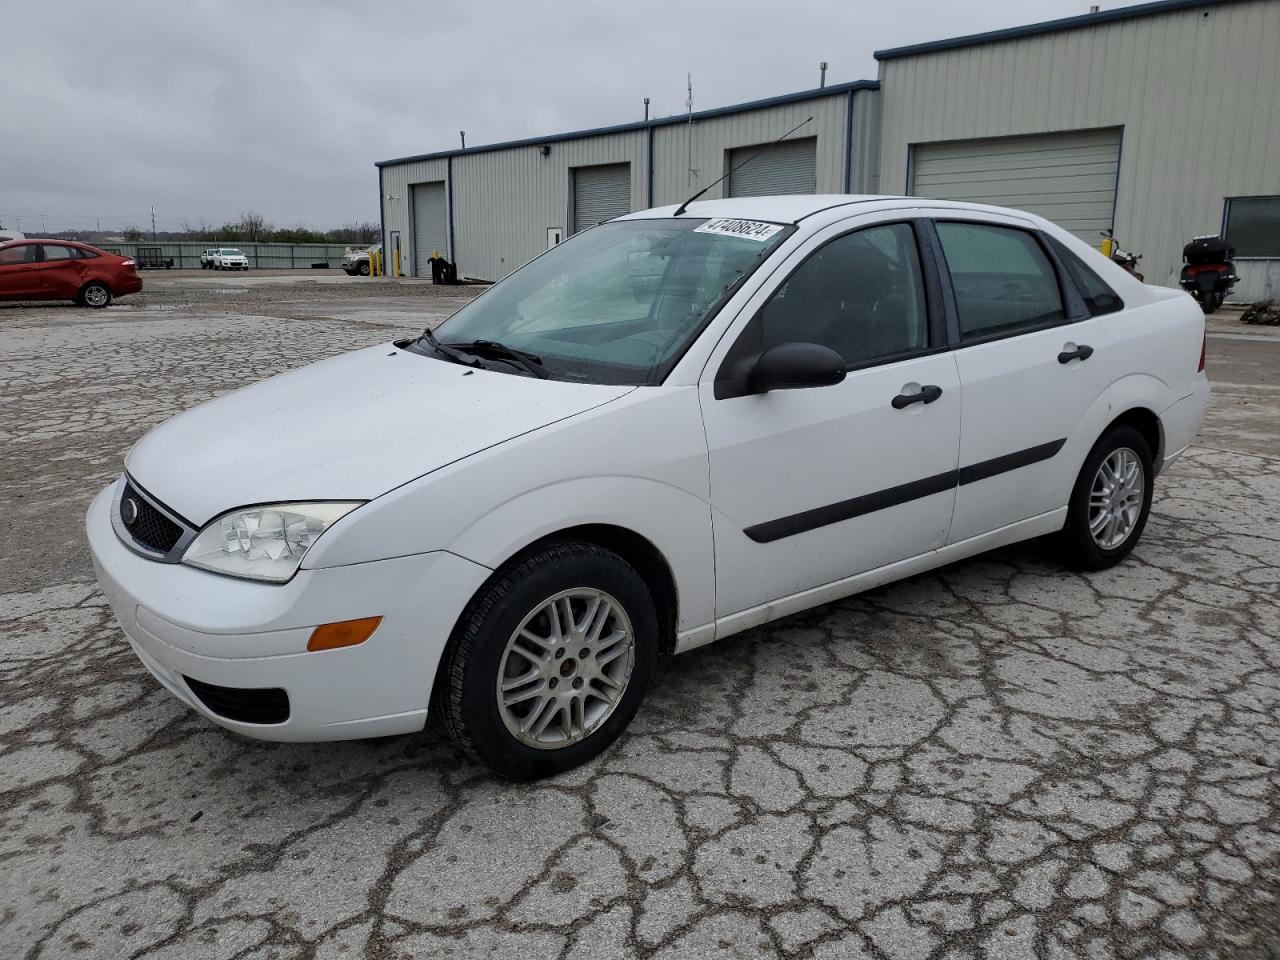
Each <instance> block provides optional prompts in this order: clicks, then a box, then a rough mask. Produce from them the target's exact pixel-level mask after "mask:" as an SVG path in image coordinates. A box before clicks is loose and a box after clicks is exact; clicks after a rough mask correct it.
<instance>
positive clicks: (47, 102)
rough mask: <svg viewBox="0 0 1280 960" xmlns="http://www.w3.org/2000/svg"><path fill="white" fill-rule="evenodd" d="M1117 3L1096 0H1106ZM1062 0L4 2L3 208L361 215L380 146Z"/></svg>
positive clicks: (301, 219) (721, 77)
mask: <svg viewBox="0 0 1280 960" xmlns="http://www.w3.org/2000/svg"><path fill="white" fill-rule="evenodd" d="M1116 5H1118V4H1108V6H1116ZM1086 10H1087V5H1086V4H1085V3H1077V2H1073V0H989V2H987V3H985V4H954V3H949V2H947V3H943V2H937V0H934V2H928V0H899V2H896V3H892V4H880V3H875V4H872V3H865V2H846V3H837V2H832V0H825V2H822V0H787V2H785V3H777V2H760V0H753V2H741V0H739V2H730V0H709V2H699V3H694V2H691V0H684V2H674V0H653V2H644V3H639V2H585V0H555V2H552V0H548V2H541V3H525V2H519V3H517V2H505V3H495V2H487V3H482V2H472V3H467V2H465V0H464V2H461V3H453V4H448V3H431V4H427V3H413V2H402V3H400V4H393V5H385V4H369V3H362V2H356V0H352V2H328V0H326V2H305V3H304V2H300V0H299V2H285V0H270V2H268V0H256V2H249V0H221V2H214V0H183V2H180V3H162V2H158V0H157V2H149V3H143V2H136V0H112V2H111V3H89V2H76V0H64V2H61V3H48V2H44V3H13V4H7V5H6V6H5V10H4V14H3V21H2V22H3V31H2V32H0V36H2V37H3V38H4V39H3V41H0V220H2V221H3V222H4V223H5V224H6V225H10V226H11V225H12V220H13V217H14V216H15V215H20V216H22V217H23V222H22V227H23V229H24V230H27V231H28V232H31V231H32V230H33V229H38V228H39V220H38V219H35V218H38V217H39V215H41V214H45V215H47V218H48V220H47V222H48V227H49V229H50V230H55V229H64V228H76V227H81V228H92V227H93V225H94V218H97V217H100V218H101V219H102V225H103V227H107V226H112V227H115V226H121V225H125V224H127V223H137V224H139V225H142V224H144V223H146V222H149V217H150V214H149V210H150V207H151V206H152V205H153V204H154V205H155V209H156V217H157V220H158V223H159V226H160V228H161V229H172V228H176V227H177V226H178V224H179V223H180V222H181V221H183V220H187V221H193V222H194V221H198V220H200V219H204V220H207V221H210V222H215V223H220V222H223V221H226V220H228V219H231V218H233V217H234V216H235V215H236V214H238V213H239V212H240V211H243V210H249V209H252V210H256V211H259V212H261V213H263V214H264V215H265V216H266V217H267V219H268V220H270V221H272V222H274V223H276V224H278V225H284V226H290V225H295V224H305V225H308V226H316V227H327V226H335V225H338V224H340V223H343V222H347V221H351V220H376V219H377V186H376V178H375V173H374V170H373V162H374V161H375V160H380V159H386V158H389V157H394V156H401V155H405V154H411V153H421V152H425V151H430V150H440V149H447V148H450V147H453V146H456V145H457V143H458V131H459V130H460V129H465V130H466V131H467V142H468V144H472V145H476V144H481V143H486V142H493V141H497V140H507V139H512V138H516V137H523V136H536V135H538V134H540V133H548V132H554V131H559V130H571V129H577V128H582V127H592V126H599V125H605V124H611V123H623V122H627V121H631V120H638V119H640V117H641V116H642V111H643V106H642V100H643V98H644V97H645V96H649V97H651V98H652V100H653V110H654V114H655V115H666V114H672V113H678V112H681V111H683V109H684V108H683V102H684V98H685V74H686V72H689V71H691V72H692V73H693V79H694V98H695V108H706V107H713V106H720V105H723V104H728V103H734V102H738V101H742V100H750V99H754V98H758V97H766V96H772V95H775V94H779V93H786V92H790V91H793V90H801V89H807V88H809V87H813V86H816V85H817V80H818V62H819V61H821V60H826V61H828V63H829V64H830V69H829V71H828V75H827V76H828V80H829V82H832V83H836V82H841V81H844V80H855V79H860V78H864V77H872V78H873V77H875V75H876V65H875V61H874V60H873V58H872V56H871V53H872V51H873V50H875V49H878V48H881V47H889V46H896V45H900V44H905V43H916V42H920V41H924V40H931V39H939V38H942V37H948V36H954V35H957V34H963V33H972V32H976V31H981V30H988V29H994V28H998V27H1004V26H1013V25H1017V24H1020V23H1028V22H1033V21H1036V20H1044V19H1051V18H1055V17H1061V16H1071V15H1073V14H1078V13H1083V12H1085V11H1086Z"/></svg>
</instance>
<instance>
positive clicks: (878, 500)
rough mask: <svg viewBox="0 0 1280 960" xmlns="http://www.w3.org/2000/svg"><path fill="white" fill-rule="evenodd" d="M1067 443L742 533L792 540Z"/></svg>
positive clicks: (1042, 456)
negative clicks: (803, 534) (801, 534)
mask: <svg viewBox="0 0 1280 960" xmlns="http://www.w3.org/2000/svg"><path fill="white" fill-rule="evenodd" d="M1066 442H1067V441H1066V438H1063V439H1062V440H1054V441H1052V442H1050V443H1042V444H1040V445H1039V446H1036V447H1028V448H1027V449H1026V450H1019V451H1018V452H1016V453H1009V454H1005V455H1004V456H1002V457H995V458H993V459H991V460H983V461H982V462H981V463H975V464H973V465H971V466H968V467H961V468H960V469H959V470H948V471H947V472H946V473H939V474H936V475H935V476H932V477H925V478H923V479H921V480H912V481H911V482H910V483H904V484H901V485H899V486H896V487H888V488H886V489H884V490H877V491H876V492H875V493H868V494H864V495H863V496H861V497H853V498H851V499H849V500H841V501H840V502H839V503H831V504H828V505H827V506H825V507H815V508H814V509H812V510H805V511H803V512H801V513H793V514H791V515H790V516H788V517H779V518H778V519H777V520H767V521H765V522H764V523H757V524H755V525H754V526H750V527H747V528H746V529H745V530H743V531H742V532H743V533H745V534H746V535H747V536H748V537H749V538H750V539H752V540H754V541H755V542H756V543H772V542H773V541H774V540H782V539H784V538H786V537H794V536H795V535H796V534H798V533H807V532H808V531H810V530H817V529H818V528H819V527H825V526H829V525H830V524H833V523H840V522H841V521H842V520H852V519H853V518H854V517H861V516H864V515H865V514H868V513H875V512H876V511H877V510H887V509H888V508H889V507H896V506H899V505H901V504H904V503H910V502H911V501H912V500H919V499H921V498H922V497H931V496H933V495H934V494H935V493H944V492H946V491H947V490H950V489H952V488H954V487H957V486H963V485H964V484H967V483H976V482H977V481H979V480H986V479H987V478H988V477H994V476H997V475H999V474H1001V473H1008V472H1009V471H1010V470H1017V469H1018V468H1020V467H1029V466H1031V464H1033V463H1040V462H1041V461H1043V460H1049V459H1051V458H1052V457H1053V456H1054V455H1055V454H1057V452H1058V451H1059V450H1061V449H1062V447H1063V444H1065V443H1066Z"/></svg>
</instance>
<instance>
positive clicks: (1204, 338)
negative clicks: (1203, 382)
mask: <svg viewBox="0 0 1280 960" xmlns="http://www.w3.org/2000/svg"><path fill="white" fill-rule="evenodd" d="M1208 346H1209V334H1208V333H1207V332H1206V333H1205V334H1204V335H1203V336H1201V338H1200V366H1198V367H1196V373H1204V354H1205V348H1206V347H1208Z"/></svg>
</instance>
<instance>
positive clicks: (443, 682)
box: [435, 543, 658, 780]
mask: <svg viewBox="0 0 1280 960" xmlns="http://www.w3.org/2000/svg"><path fill="white" fill-rule="evenodd" d="M657 656H658V618H657V611H656V610H655V607H654V602H653V598H652V596H651V595H650V593H649V589H648V587H647V586H646V585H645V582H644V580H643V579H642V578H641V577H640V575H639V574H638V573H637V572H636V570H635V568H634V567H632V566H631V565H630V564H629V563H627V562H626V561H625V560H623V559H622V558H621V557H619V556H618V555H617V554H615V553H612V552H610V551H608V550H605V549H603V548H601V547H598V546H596V545H594V544H590V543H563V544H555V545H552V546H548V547H545V548H543V549H541V550H538V551H536V552H534V553H531V554H528V555H526V556H525V557H523V558H520V559H518V560H517V561H515V562H514V563H512V564H511V565H509V566H508V567H506V568H504V569H503V570H502V571H499V573H498V574H496V575H495V577H494V578H493V579H492V580H491V581H490V582H489V583H488V584H487V585H486V586H485V587H484V588H483V589H482V590H481V591H480V593H479V594H478V595H477V596H476V597H475V599H473V600H472V601H471V603H470V604H469V605H468V607H467V609H466V611H465V612H464V613H463V615H462V618H461V620H460V621H459V623H458V626H457V628H456V629H455V631H454V636H453V637H452V638H451V639H450V642H449V647H448V649H446V651H445V655H444V659H443V661H442V668H441V671H440V674H439V677H438V680H437V690H436V691H435V694H436V700H437V704H438V706H439V708H440V709H441V712H442V713H443V715H444V721H445V725H446V727H447V728H448V730H449V733H450V734H451V735H452V737H453V738H454V740H456V741H457V742H458V744H459V745H460V746H461V747H462V748H463V749H464V750H466V751H467V753H469V754H470V755H471V756H473V757H474V758H476V759H477V760H479V761H481V762H482V763H484V764H486V765H488V766H489V767H491V768H492V769H493V770H494V771H495V772H496V773H498V774H499V775H501V776H504V777H508V778H511V779H514V780H528V779H533V778H536V777H543V776H548V775H550V774H554V773H557V772H559V771H561V770H567V769H569V768H570V767H575V766H577V765H578V764H581V763H585V762H586V761H587V760H590V759H591V758H592V757H595V756H596V755H597V754H599V753H600V752H601V751H602V750H604V749H605V748H606V747H608V746H609V745H610V744H611V743H613V741H614V740H616V739H617V738H618V736H619V735H620V734H621V733H622V731H623V730H625V729H626V727H627V724H628V723H630V722H631V718H632V717H633V716H634V715H635V712H636V710H637V709H638V708H639V706H640V701H641V700H642V699H643V698H644V694H645V690H646V689H647V687H648V686H649V682H650V680H651V679H652V676H653V670H654V667H655V665H656V663H657Z"/></svg>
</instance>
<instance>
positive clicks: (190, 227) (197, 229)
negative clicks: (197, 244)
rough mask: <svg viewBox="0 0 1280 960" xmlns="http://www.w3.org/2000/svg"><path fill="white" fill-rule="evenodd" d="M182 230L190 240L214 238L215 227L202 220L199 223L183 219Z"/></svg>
mask: <svg viewBox="0 0 1280 960" xmlns="http://www.w3.org/2000/svg"><path fill="white" fill-rule="evenodd" d="M182 232H183V233H184V234H186V239H188V240H212V239H214V237H213V227H211V226H209V224H208V223H207V222H206V221H204V220H201V221H200V222H199V223H190V222H188V221H186V220H183V221H182Z"/></svg>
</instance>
